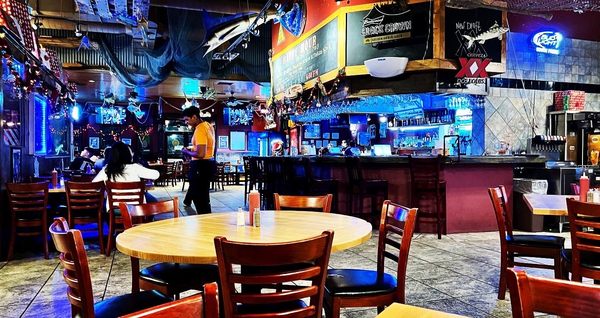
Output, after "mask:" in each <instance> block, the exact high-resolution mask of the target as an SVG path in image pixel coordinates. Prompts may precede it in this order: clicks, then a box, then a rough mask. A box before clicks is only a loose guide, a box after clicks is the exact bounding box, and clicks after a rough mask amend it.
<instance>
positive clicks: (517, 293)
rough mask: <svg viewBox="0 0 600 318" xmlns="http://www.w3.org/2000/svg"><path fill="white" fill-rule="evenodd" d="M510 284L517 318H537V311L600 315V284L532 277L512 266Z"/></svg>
mask: <svg viewBox="0 0 600 318" xmlns="http://www.w3.org/2000/svg"><path fill="white" fill-rule="evenodd" d="M507 278H508V286H509V289H510V300H511V306H512V315H513V317H514V318H533V317H534V312H542V313H547V314H551V315H557V316H561V317H577V318H595V317H600V306H598V303H600V286H597V285H590V284H581V283H576V282H569V281H565V280H557V279H547V278H541V277H539V278H538V277H533V276H528V275H527V274H526V273H525V272H524V271H521V270H515V269H512V268H509V269H508V270H507Z"/></svg>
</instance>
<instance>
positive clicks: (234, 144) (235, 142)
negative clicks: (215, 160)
mask: <svg viewBox="0 0 600 318" xmlns="http://www.w3.org/2000/svg"><path fill="white" fill-rule="evenodd" d="M229 137H230V139H231V150H246V133H245V132H243V131H231V132H229Z"/></svg>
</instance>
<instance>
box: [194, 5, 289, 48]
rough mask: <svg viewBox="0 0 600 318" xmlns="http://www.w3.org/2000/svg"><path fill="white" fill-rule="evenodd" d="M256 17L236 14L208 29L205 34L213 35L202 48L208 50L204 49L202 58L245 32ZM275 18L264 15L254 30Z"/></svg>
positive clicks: (254, 15) (271, 15) (256, 15)
mask: <svg viewBox="0 0 600 318" xmlns="http://www.w3.org/2000/svg"><path fill="white" fill-rule="evenodd" d="M256 17H258V14H256V13H241V14H236V15H235V16H232V17H228V18H226V19H223V20H224V21H223V22H220V23H217V24H216V25H214V26H212V27H208V28H207V34H213V35H212V37H210V39H209V40H208V41H206V43H205V44H204V46H208V49H206V52H205V53H204V56H206V55H207V54H208V53H210V52H212V51H214V50H215V49H216V48H218V47H219V46H221V44H223V43H225V42H227V41H229V40H231V39H233V38H235V37H237V36H239V35H241V34H242V33H244V32H246V31H247V30H248V27H250V25H251V24H252V22H253V21H254V20H255V19H256ZM276 17H277V15H276V14H267V15H265V17H264V18H261V19H258V21H257V23H256V26H255V29H256V28H257V27H258V26H260V25H262V24H264V23H267V22H269V21H271V20H273V19H275V18H276Z"/></svg>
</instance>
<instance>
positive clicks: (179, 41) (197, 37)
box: [99, 8, 219, 87]
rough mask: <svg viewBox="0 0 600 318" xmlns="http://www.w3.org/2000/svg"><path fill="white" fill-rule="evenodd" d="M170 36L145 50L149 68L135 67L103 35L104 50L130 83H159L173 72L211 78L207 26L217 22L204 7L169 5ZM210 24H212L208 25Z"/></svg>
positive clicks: (122, 77) (110, 63)
mask: <svg viewBox="0 0 600 318" xmlns="http://www.w3.org/2000/svg"><path fill="white" fill-rule="evenodd" d="M167 18H168V38H167V39H166V41H165V43H164V44H163V45H162V46H160V47H159V48H156V49H154V50H150V51H146V52H144V55H145V58H146V59H147V63H146V64H147V67H146V69H136V70H131V69H130V68H129V67H127V66H126V65H125V64H124V62H125V61H121V60H119V58H118V56H117V54H115V49H116V47H115V45H113V44H112V43H111V42H110V41H108V40H107V39H106V37H104V36H102V35H100V41H99V42H100V51H101V53H102V55H103V56H104V58H105V60H106V61H107V63H108V65H109V66H110V68H111V70H112V71H113V72H114V73H115V75H116V76H117V78H118V79H119V80H120V81H121V82H122V83H123V84H124V85H126V86H129V87H136V86H137V87H149V86H155V85H158V84H159V83H161V82H162V81H164V80H165V79H167V77H169V75H170V74H171V72H175V73H177V74H179V75H181V76H184V77H191V78H197V79H208V78H209V77H210V74H211V61H212V54H207V55H206V56H204V53H205V52H206V47H205V46H204V43H205V38H206V29H207V28H210V27H211V26H212V25H214V23H215V21H219V18H215V19H214V20H213V19H212V17H211V16H210V15H207V14H205V13H202V12H200V11H186V10H179V9H172V8H169V9H167ZM207 26H208V27H207Z"/></svg>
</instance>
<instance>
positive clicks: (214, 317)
mask: <svg viewBox="0 0 600 318" xmlns="http://www.w3.org/2000/svg"><path fill="white" fill-rule="evenodd" d="M217 293H218V289H217V283H214V282H213V283H209V284H205V285H204V288H203V292H202V293H200V294H196V295H193V296H190V297H186V298H184V299H180V300H175V301H172V302H168V303H166V304H163V305H158V306H154V307H151V308H148V309H144V310H140V311H138V312H134V313H133V314H129V315H125V316H123V318H171V317H195V318H219V298H218V295H217Z"/></svg>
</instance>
